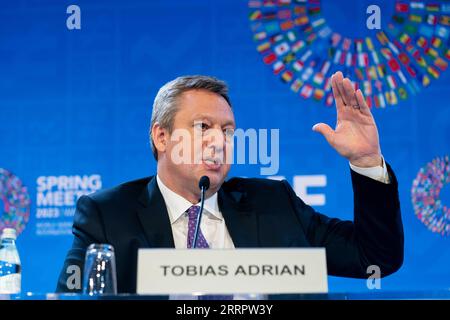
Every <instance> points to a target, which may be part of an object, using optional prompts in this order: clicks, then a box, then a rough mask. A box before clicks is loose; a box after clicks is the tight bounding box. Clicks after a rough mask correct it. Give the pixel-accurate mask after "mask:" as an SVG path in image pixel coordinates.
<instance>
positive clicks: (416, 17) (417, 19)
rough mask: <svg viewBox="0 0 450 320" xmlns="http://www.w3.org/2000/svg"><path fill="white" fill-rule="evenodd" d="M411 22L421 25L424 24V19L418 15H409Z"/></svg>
mask: <svg viewBox="0 0 450 320" xmlns="http://www.w3.org/2000/svg"><path fill="white" fill-rule="evenodd" d="M409 21H412V22H416V23H421V22H422V17H421V16H419V15H417V14H410V15H409Z"/></svg>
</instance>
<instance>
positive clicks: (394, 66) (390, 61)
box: [388, 58, 400, 72]
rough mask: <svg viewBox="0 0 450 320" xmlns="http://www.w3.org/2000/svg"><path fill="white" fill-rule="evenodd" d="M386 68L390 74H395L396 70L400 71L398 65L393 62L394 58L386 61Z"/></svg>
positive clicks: (395, 61)
mask: <svg viewBox="0 0 450 320" xmlns="http://www.w3.org/2000/svg"><path fill="white" fill-rule="evenodd" d="M388 66H389V68H390V69H391V71H392V72H397V71H398V70H400V65H399V64H398V62H397V60H395V59H394V58H392V59H390V60H389V61H388Z"/></svg>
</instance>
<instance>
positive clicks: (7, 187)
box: [0, 168, 31, 235]
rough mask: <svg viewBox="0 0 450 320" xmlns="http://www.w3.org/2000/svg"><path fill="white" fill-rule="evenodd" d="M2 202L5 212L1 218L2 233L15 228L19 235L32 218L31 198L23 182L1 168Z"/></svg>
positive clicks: (0, 192)
mask: <svg viewBox="0 0 450 320" xmlns="http://www.w3.org/2000/svg"><path fill="white" fill-rule="evenodd" d="M0 200H1V201H0V202H3V212H1V211H0V212H1V216H0V232H1V231H2V230H3V229H4V228H14V229H16V231H17V234H18V235H19V234H20V233H21V232H22V231H23V230H24V229H25V225H26V224H27V222H28V219H29V217H30V203H31V201H30V196H29V195H28V191H27V188H26V187H25V186H23V184H22V181H20V179H19V178H18V177H16V176H15V175H13V174H12V173H11V172H9V171H7V170H5V169H2V168H0Z"/></svg>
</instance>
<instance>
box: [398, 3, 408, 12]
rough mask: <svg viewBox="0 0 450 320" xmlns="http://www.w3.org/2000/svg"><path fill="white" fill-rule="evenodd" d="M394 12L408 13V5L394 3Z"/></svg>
mask: <svg viewBox="0 0 450 320" xmlns="http://www.w3.org/2000/svg"><path fill="white" fill-rule="evenodd" d="M395 11H398V12H408V4H406V3H396V4H395Z"/></svg>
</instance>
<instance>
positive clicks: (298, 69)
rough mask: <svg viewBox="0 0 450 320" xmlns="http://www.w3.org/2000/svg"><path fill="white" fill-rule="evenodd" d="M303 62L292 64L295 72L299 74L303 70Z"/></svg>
mask: <svg viewBox="0 0 450 320" xmlns="http://www.w3.org/2000/svg"><path fill="white" fill-rule="evenodd" d="M303 65H304V64H303V62H302V61H301V60H297V61H295V62H294V63H293V64H292V67H293V68H294V70H295V71H297V72H299V71H300V70H302V69H303Z"/></svg>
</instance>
